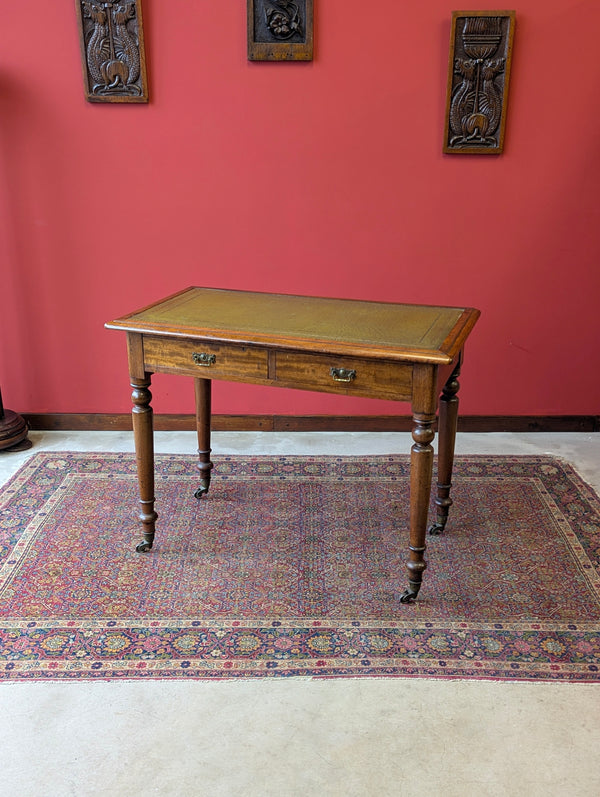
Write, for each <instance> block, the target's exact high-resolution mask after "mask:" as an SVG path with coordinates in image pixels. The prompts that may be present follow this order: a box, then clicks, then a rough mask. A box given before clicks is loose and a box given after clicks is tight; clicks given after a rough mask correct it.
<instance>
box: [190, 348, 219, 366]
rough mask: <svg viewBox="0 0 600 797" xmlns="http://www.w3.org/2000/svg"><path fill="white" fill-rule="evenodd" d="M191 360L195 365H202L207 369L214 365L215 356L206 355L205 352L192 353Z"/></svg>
mask: <svg viewBox="0 0 600 797" xmlns="http://www.w3.org/2000/svg"><path fill="white" fill-rule="evenodd" d="M192 360H193V361H194V362H195V363H196V365H204V366H205V367H207V368H208V367H209V366H211V365H214V364H215V363H216V362H217V355H216V354H207V353H206V352H204V351H203V352H201V353H198V352H194V353H193V354H192Z"/></svg>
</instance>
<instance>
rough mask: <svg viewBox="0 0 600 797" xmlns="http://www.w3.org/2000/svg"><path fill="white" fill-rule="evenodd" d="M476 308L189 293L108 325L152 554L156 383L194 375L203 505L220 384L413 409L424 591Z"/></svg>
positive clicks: (416, 544) (415, 533)
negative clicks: (126, 397) (127, 395)
mask: <svg viewBox="0 0 600 797" xmlns="http://www.w3.org/2000/svg"><path fill="white" fill-rule="evenodd" d="M478 317H479V311H478V310H473V309H469V308H457V307H429V306H425V305H423V306H421V305H408V304H391V303H382V302H363V301H354V300H344V299H325V298H315V297H306V296H286V295H280V294H268V293H249V292H245V291H227V290H216V289H212V288H188V289H187V290H184V291H182V292H181V293H177V294H175V295H174V296H170V297H168V298H166V299H163V300H162V301H159V302H157V303H156V304H152V305H150V306H149V307H146V308H144V309H142V310H138V311H137V312H135V313H131V314H130V315H126V316H123V317H122V318H119V319H117V320H115V321H112V322H110V323H108V324H107V325H106V326H107V327H108V328H109V329H119V330H123V331H125V332H127V346H128V354H129V373H130V377H131V386H132V387H133V394H132V399H133V405H134V406H133V430H134V435H135V450H136V457H137V468H138V477H139V489H140V505H141V513H140V520H141V521H142V527H143V541H142V542H141V543H140V544H139V545H138V546H137V550H138V551H147V550H149V549H150V548H152V543H153V540H154V531H155V521H156V518H157V514H156V512H155V511H154V444H153V429H152V408H151V406H150V402H151V399H152V396H151V393H150V390H149V388H150V384H151V375H152V374H153V373H155V372H161V373H169V374H183V375H184V376H192V377H194V379H195V391H196V423H197V432H198V458H199V461H198V468H199V471H200V486H199V488H198V490H197V491H196V493H195V495H196V497H197V498H200V497H201V496H202V495H204V494H205V493H207V492H208V489H209V485H210V471H211V468H212V463H211V461H210V452H211V448H210V414H211V408H210V397H211V380H213V379H225V380H228V381H233V382H245V383H252V384H259V385H272V386H274V387H290V388H300V389H302V390H313V391H318V392H323V393H339V394H342V395H346V396H366V397H369V398H382V399H395V400H397V401H409V402H410V403H411V407H412V415H413V430H412V437H413V441H414V443H413V446H412V449H411V476H410V540H409V560H408V563H407V567H408V587H407V589H406V590H405V591H404V593H403V594H402V595H401V598H400V600H401V602H403V603H406V602H410V601H412V600H414V599H415V598H416V596H417V594H418V592H419V589H420V586H421V581H422V578H423V571H424V570H425V568H426V566H427V564H426V562H425V558H424V553H425V547H426V546H425V536H426V531H427V513H428V507H429V498H430V493H431V481H432V469H433V448H432V445H431V443H432V442H433V439H434V430H433V426H434V422H435V417H436V410H437V407H438V396H439V395H440V387H441V388H442V390H441V399H440V405H439V416H440V417H439V435H440V440H439V457H438V488H437V498H436V504H437V520H436V522H435V523H434V524H433V525H432V527H431V528H430V532H431V533H440V532H441V531H443V529H444V527H445V525H446V520H447V517H448V509H449V507H450V506H451V504H452V500H451V499H450V486H451V478H452V465H453V460H454V441H455V436H456V420H457V415H458V397H457V391H458V388H459V384H458V380H457V378H458V375H459V372H460V365H461V360H462V349H463V346H464V343H465V341H466V339H467V337H468V335H469V333H470V332H471V329H472V328H473V326H474V324H475V322H476V321H477V318H478Z"/></svg>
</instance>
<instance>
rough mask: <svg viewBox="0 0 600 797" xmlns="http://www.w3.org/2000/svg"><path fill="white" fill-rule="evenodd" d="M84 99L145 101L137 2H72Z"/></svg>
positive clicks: (145, 83)
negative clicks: (74, 12) (75, 13)
mask: <svg viewBox="0 0 600 797" xmlns="http://www.w3.org/2000/svg"><path fill="white" fill-rule="evenodd" d="M76 2H77V13H78V18H79V37H80V42H81V58H82V65H83V81H84V85H85V94H86V98H87V99H88V100H89V101H90V102H148V85H147V77H146V56H145V52H144V30H143V24H142V2H141V0H119V2H104V0H76Z"/></svg>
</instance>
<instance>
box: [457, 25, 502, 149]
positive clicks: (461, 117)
mask: <svg viewBox="0 0 600 797" xmlns="http://www.w3.org/2000/svg"><path fill="white" fill-rule="evenodd" d="M514 28H515V12H514V11H454V12H453V13H452V29H451V33H450V59H449V65H448V89H447V98H446V126H445V133H444V152H446V153H467V154H484V155H489V154H500V153H501V152H502V150H503V148H504V129H505V125H506V105H507V99H508V83H509V78H510V67H511V61H512V46H513V35H514Z"/></svg>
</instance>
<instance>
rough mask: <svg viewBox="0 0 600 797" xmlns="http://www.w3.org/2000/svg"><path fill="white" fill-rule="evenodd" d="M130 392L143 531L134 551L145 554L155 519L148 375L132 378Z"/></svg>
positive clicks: (150, 543)
mask: <svg viewBox="0 0 600 797" xmlns="http://www.w3.org/2000/svg"><path fill="white" fill-rule="evenodd" d="M131 387H132V388H133V393H132V394H131V398H132V401H133V410H132V419H133V435H134V440H135V456H136V461H137V472H138V482H139V490H140V509H141V512H140V516H139V517H140V520H141V521H142V528H143V532H144V539H143V541H142V542H141V543H140V544H139V545H138V546H137V547H136V551H140V552H142V551H148V550H150V548H152V543H153V541H154V524H155V522H156V518H157V517H158V516H157V514H156V512H155V511H154V439H153V438H154V435H153V428H152V407H151V406H150V402H151V401H152V393H151V392H150V390H149V387H150V376H149V375H147V376H146V377H145V378H144V379H134V378H132V379H131Z"/></svg>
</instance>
